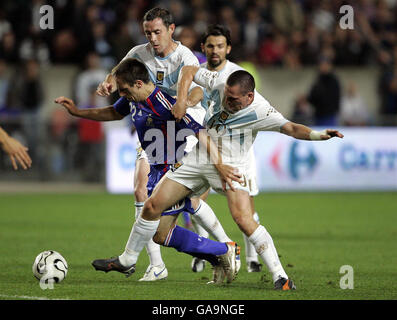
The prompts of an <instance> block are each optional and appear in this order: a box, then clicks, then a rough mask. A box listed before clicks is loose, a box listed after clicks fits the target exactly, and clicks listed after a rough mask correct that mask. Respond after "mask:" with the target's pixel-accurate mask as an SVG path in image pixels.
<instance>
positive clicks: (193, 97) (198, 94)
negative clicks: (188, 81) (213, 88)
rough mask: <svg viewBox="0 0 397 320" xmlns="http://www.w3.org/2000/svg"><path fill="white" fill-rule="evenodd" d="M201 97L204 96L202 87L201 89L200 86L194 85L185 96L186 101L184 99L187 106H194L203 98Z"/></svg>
mask: <svg viewBox="0 0 397 320" xmlns="http://www.w3.org/2000/svg"><path fill="white" fill-rule="evenodd" d="M203 97H204V92H203V89H201V88H200V87H194V88H193V89H192V90H191V91H190V93H189V95H188V97H187V101H186V105H187V107H192V106H195V105H196V104H197V103H199V102H200V101H201V100H203Z"/></svg>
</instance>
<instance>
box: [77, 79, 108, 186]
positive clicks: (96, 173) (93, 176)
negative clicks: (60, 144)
mask: <svg viewBox="0 0 397 320" xmlns="http://www.w3.org/2000/svg"><path fill="white" fill-rule="evenodd" d="M95 91H96V86H95V87H92V88H91V90H90V92H89V100H88V103H87V105H85V106H82V107H81V108H86V109H87V108H96V107H97V105H96V97H97V95H96V93H95ZM78 134H79V146H78V152H77V153H76V157H77V163H78V167H79V168H81V169H82V176H83V179H84V181H87V182H98V181H100V180H101V172H102V171H103V170H101V168H103V144H102V141H103V130H102V123H101V122H99V121H93V120H88V119H78Z"/></svg>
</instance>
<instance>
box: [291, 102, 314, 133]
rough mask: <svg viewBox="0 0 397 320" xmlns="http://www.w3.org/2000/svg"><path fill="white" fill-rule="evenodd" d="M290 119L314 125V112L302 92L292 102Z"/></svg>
mask: <svg viewBox="0 0 397 320" xmlns="http://www.w3.org/2000/svg"><path fill="white" fill-rule="evenodd" d="M291 121H293V122H296V123H302V124H304V125H306V126H309V127H310V126H312V125H314V112H313V108H312V107H311V105H310V103H309V102H308V101H307V99H306V96H305V95H304V94H300V95H299V96H298V97H297V98H296V100H295V103H294V106H293V114H292V119H291Z"/></svg>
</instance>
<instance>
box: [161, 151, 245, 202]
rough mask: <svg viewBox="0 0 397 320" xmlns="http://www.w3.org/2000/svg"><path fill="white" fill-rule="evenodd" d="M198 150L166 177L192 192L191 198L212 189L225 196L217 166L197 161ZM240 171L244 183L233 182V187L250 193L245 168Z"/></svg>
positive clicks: (186, 157) (188, 155)
mask: <svg viewBox="0 0 397 320" xmlns="http://www.w3.org/2000/svg"><path fill="white" fill-rule="evenodd" d="M196 150H197V149H196V148H195V149H193V151H192V152H190V153H189V154H187V155H186V156H185V157H184V158H183V159H182V161H181V162H182V165H181V166H180V167H178V168H177V169H175V170H173V171H172V170H169V171H168V172H167V173H166V175H165V176H166V177H167V178H169V179H171V180H173V181H176V182H178V183H180V184H182V185H184V186H186V187H187V188H189V189H190V190H192V194H190V195H189V197H190V198H194V197H199V196H201V195H202V194H203V193H205V192H206V191H207V190H208V188H210V187H211V188H212V189H213V190H214V191H216V192H218V193H221V194H223V193H224V191H223V188H222V182H221V179H220V177H219V174H218V171H217V170H216V168H215V166H214V165H212V164H209V163H200V162H199V161H197V158H196V152H195V151H196ZM238 169H239V172H240V173H241V174H242V175H243V180H244V182H243V183H241V184H240V183H238V182H236V181H233V187H234V188H235V189H240V190H244V191H246V192H247V193H250V190H249V186H248V178H247V174H246V173H245V172H244V171H245V168H244V167H242V168H238ZM226 188H227V189H230V187H229V186H226Z"/></svg>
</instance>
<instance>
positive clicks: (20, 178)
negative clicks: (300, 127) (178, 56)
mask: <svg viewBox="0 0 397 320" xmlns="http://www.w3.org/2000/svg"><path fill="white" fill-rule="evenodd" d="M45 4H49V5H51V6H52V8H53V9H54V14H55V16H54V29H47V30H42V29H41V28H40V22H39V20H40V18H41V17H42V14H40V11H39V10H40V7H41V6H43V5H45ZM345 4H348V5H351V6H352V7H353V9H354V29H353V30H349V29H345V30H344V29H342V28H341V27H340V24H339V22H340V19H341V18H342V16H343V14H341V13H339V9H340V7H341V6H342V5H345ZM156 5H158V6H164V7H167V8H169V9H170V10H171V12H172V13H173V15H174V17H175V21H176V25H177V27H178V28H177V30H176V32H175V38H176V39H180V40H181V41H182V42H183V43H184V44H186V45H187V46H189V47H190V48H192V50H194V51H196V52H197V55H198V56H200V54H199V51H200V35H201V34H202V33H203V31H204V30H205V27H206V26H207V25H208V24H209V23H222V24H226V25H227V26H228V27H229V28H230V29H231V34H232V37H233V50H232V53H231V55H230V57H229V59H230V60H232V61H235V62H238V63H240V64H241V65H243V66H244V67H246V68H247V69H248V70H249V71H251V72H253V73H254V75H255V78H256V81H257V87H258V90H259V91H260V92H261V93H262V94H263V95H264V96H265V97H266V98H267V99H268V100H269V101H270V103H271V104H272V105H273V106H275V107H276V108H277V109H278V110H279V111H280V112H282V113H283V114H284V116H285V117H287V118H288V119H290V120H293V121H297V122H300V123H303V124H306V125H309V126H343V127H346V126H349V127H354V129H357V128H359V130H361V131H358V132H360V134H361V133H362V134H363V136H365V137H367V136H369V137H370V136H372V132H375V131H374V130H376V129H377V128H379V127H385V126H388V129H389V130H387V131H382V132H380V133H377V135H376V137H377V138H376V139H375V144H376V143H378V142H380V141H383V140H387V142H385V143H384V144H383V145H382V149H381V150H380V151H379V150H377V149H376V145H371V144H369V146H366V144H365V143H363V144H362V148H361V151H359V149H360V148H359V147H358V146H355V147H356V148H357V150H355V151H354V152H350V153H349V152H348V153H345V154H342V155H340V152H341V151H339V156H337V157H339V160H337V161H339V162H341V161H342V162H343V157H345V158H344V159H345V162H349V161H350V162H349V163H350V164H351V165H352V166H356V167H357V166H358V169H359V170H358V171H357V170H356V172H354V177H355V178H359V177H360V174H363V175H365V174H367V173H368V170H370V169H371V168H372V169H373V168H375V169H376V173H379V172H380V171H381V170H382V166H383V167H384V168H385V171H386V172H385V174H386V175H387V176H388V177H389V180H390V178H396V170H397V169H396V167H397V163H396V162H397V155H396V153H397V147H396V143H395V141H396V140H395V138H393V139H392V138H391V137H392V136H393V135H394V137H395V134H396V133H395V132H394V131H393V130H394V128H395V126H396V124H397V120H396V119H397V63H396V61H397V33H396V28H397V27H396V26H397V24H396V23H397V6H396V1H395V0H356V1H326V0H325V1H314V0H278V1H271V0H267V1H265V0H253V1H249V0H247V1H245V0H231V1H222V0H214V1H204V0H191V1H181V0H166V1H150V0H129V1H115V0H92V1H89V0H74V1H66V0H57V1H40V0H33V1H24V0H19V1H2V3H1V5H0V125H1V126H2V127H3V128H4V129H6V131H7V132H9V133H10V134H11V135H12V136H14V137H16V138H18V139H20V140H21V141H22V142H23V143H25V144H26V145H28V147H29V150H30V151H29V152H30V154H31V156H32V158H33V166H32V168H31V169H30V170H29V171H26V172H22V171H19V172H13V171H12V169H10V168H11V167H10V163H9V160H8V157H6V156H5V155H4V153H1V154H0V170H1V174H0V182H1V185H2V189H1V190H4V189H5V190H11V188H12V186H13V184H12V183H11V182H15V183H17V184H16V185H17V188H16V189H20V184H19V182H23V183H24V185H25V187H27V186H28V185H29V182H40V183H41V187H42V188H45V186H46V184H45V182H47V183H48V182H64V183H88V184H87V185H86V187H85V188H90V187H92V188H94V187H98V188H99V189H101V188H102V189H104V188H105V184H106V181H107V178H106V172H107V171H106V163H107V162H108V163H109V161H113V162H114V161H119V162H120V163H124V164H125V163H127V162H129V163H130V164H131V163H133V157H134V155H133V152H130V150H131V149H132V148H133V145H131V146H129V147H128V146H127V147H126V148H124V149H123V150H124V153H123V154H120V150H118V151H117V150H116V153H117V152H119V154H118V155H117V157H118V160H117V159H116V160H113V159H112V160H110V159H109V160H108V161H107V160H106V149H107V147H109V145H111V143H110V142H111V141H110V142H109V141H108V142H109V143H108V144H107V143H106V136H107V135H109V133H111V132H113V130H114V129H117V130H122V131H123V130H124V131H123V132H124V133H123V134H124V135H125V132H128V130H129V129H128V128H129V126H130V124H129V123H128V121H122V122H120V123H112V124H109V123H106V124H103V123H93V122H90V121H77V120H76V119H73V118H72V117H71V116H69V115H68V114H67V113H66V112H65V111H64V110H63V109H62V108H60V107H59V106H58V107H57V106H55V104H54V103H53V100H54V98H56V97H57V96H60V95H64V96H67V97H72V98H74V99H75V101H77V103H78V105H79V106H80V107H81V108H87V107H92V106H104V105H107V104H109V103H112V102H114V101H115V99H117V94H114V95H113V96H111V97H110V98H109V99H105V98H99V97H98V96H95V94H94V93H93V92H94V90H95V88H96V86H97V85H98V83H99V82H100V81H102V80H103V79H104V77H105V75H106V73H107V72H108V71H109V70H110V69H111V68H112V67H113V66H114V65H115V64H116V63H117V62H118V61H120V59H121V58H122V57H124V55H125V54H126V53H127V52H128V51H129V49H130V48H131V47H133V46H134V45H137V44H141V43H144V42H146V39H145V37H144V35H143V33H142V30H141V19H142V16H143V14H144V12H145V11H146V10H148V9H149V8H152V7H153V6H156ZM202 58H203V57H200V59H202ZM328 70H330V71H328ZM356 132H357V131H356ZM116 139H119V138H116ZM127 139H128V134H127ZM129 140H130V142H128V141H127V144H128V143H133V141H134V140H135V138H132V139H129ZM359 140H360V138H358V139H356V140H355V141H354V142H352V143H353V144H354V143H359V142H357V141H359ZM372 140H374V139H372ZM257 145H259V143H257ZM276 145H277V143H276ZM122 147H123V146H122ZM124 147H125V146H124ZM275 148H276V147H275ZM276 149H277V148H276ZM276 149H271V154H269V155H268V158H266V159H263V160H261V161H273V169H274V170H273V175H274V176H275V177H280V174H279V173H277V172H276V171H277V170H278V169H279V168H277V167H276V166H275V164H274V161H275V160H274V157H276V156H277V152H278V151H277V150H276ZM262 150H263V149H262ZM288 150H290V149H288ZM362 150H364V151H362ZM125 151H127V152H125ZM112 152H114V151H112ZM302 152H303V153H305V152H306V151H301V153H302ZM310 152H311V151H310V150H309V151H307V152H306V155H304V156H305V157H306V158H307V160H308V161H306V165H305V166H306V167H310V166H311V165H313V161H312V162H311V164H310V157H309V156H310ZM314 152H315V154H314V160H316V159H317V160H318V158H321V155H317V157H316V151H314ZM336 152H338V151H336ZM379 152H381V153H382V152H383V153H384V152H386V153H387V155H386V156H385V155H383V158H382V155H379ZM272 157H273V158H272ZM285 157H287V156H285ZM288 157H290V156H288ZM352 157H353V158H355V159H354V160H352V159H351V158H352ZM374 157H375V159H374ZM298 158H299V157H298ZM341 159H342V160H341ZM376 159H378V160H376ZM382 159H383V160H382ZM130 160H131V161H130ZM276 160H277V159H276ZM298 160H299V159H298ZM312 160H313V159H312ZM291 161H292V160H291V159H290V158H289V160H288V159H286V160H285V161H284V162H285V166H288V163H290V162H291ZM360 161H361V162H360ZM376 161H378V162H376ZM382 161H384V163H383V164H382V163H381V162H382ZM298 162H299V161H298ZM320 162H321V161H320ZM315 163H317V164H319V161H317V162H315ZM352 163H353V164H352ZM357 163H358V165H357ZM267 164H268V162H267ZM120 166H121V167H120V168H118V169H116V170H124V169H125V170H129V171H128V172H130V171H131V170H133V165H132V167H131V165H130V166H128V165H127V166H125V167H124V168H123V165H122V164H121V165H120ZM258 166H263V162H261V163H260V164H259V165H258ZM341 166H343V164H341ZM368 166H370V167H371V168H368ZM375 169H374V170H375ZM109 170H110V169H108V172H110V171H109ZM286 170H289V171H291V170H292V169H291V166H290V165H289V169H286ZM319 170H320V169H319ZM360 170H361V171H360ZM320 171H321V170H320ZM115 174H116V173H112V175H113V176H114V175H115ZM129 174H130V173H129ZM374 174H375V173H374ZM108 175H110V173H108ZM331 175H332V173H331ZM320 179H321V178H320ZM365 179H366V181H368V177H367V178H365ZM371 179H373V178H372V177H371ZM131 180H132V179H131ZM131 180H129V187H130V188H131V187H132V186H131V184H130V181H131ZM295 180H296V179H295ZM349 180H351V176H349ZM396 180H397V179H396ZM274 182H275V183H277V182H276V181H274ZM109 183H110V182H109V181H108V187H107V188H108V190H110V189H111V188H112V186H109ZM396 183H397V182H396ZM396 183H394V184H393V183H392V182H390V181H389V183H388V184H387V185H386V186H384V188H385V189H390V188H391V189H397V185H396ZM333 187H335V186H333ZM367 187H368V186H367ZM369 187H370V186H369ZM263 188H264V189H266V190H268V188H266V186H265V187H263ZM379 188H382V185H380V186H379V185H378V186H377V187H376V189H379ZM34 189H35V190H37V188H34ZM333 189H334V188H333ZM367 189H368V188H367ZM369 189H370V188H369ZM127 191H128V190H127Z"/></svg>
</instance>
